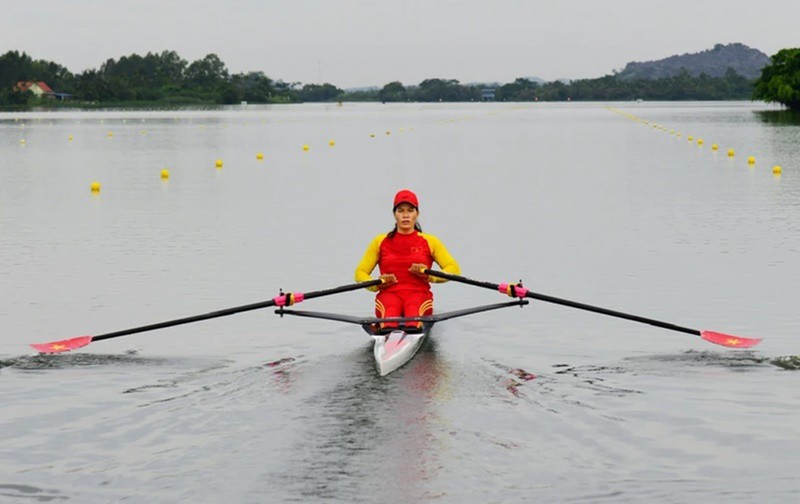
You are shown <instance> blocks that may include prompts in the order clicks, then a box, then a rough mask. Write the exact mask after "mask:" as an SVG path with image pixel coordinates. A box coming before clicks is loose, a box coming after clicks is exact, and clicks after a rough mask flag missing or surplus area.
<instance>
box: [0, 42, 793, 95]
mask: <svg viewBox="0 0 800 504" xmlns="http://www.w3.org/2000/svg"><path fill="white" fill-rule="evenodd" d="M788 51H798V52H800V50H795V49H793V50H788ZM779 54H781V53H779ZM776 56H777V55H776ZM790 56H791V57H790ZM798 59H800V58H798V57H797V56H796V55H795V54H794V53H791V54H788V55H786V57H782V58H779V61H780V62H782V63H783V67H786V66H787V65H786V60H788V61H789V62H790V63H792V64H797V65H800V63H796V60H798ZM784 70H785V68H778V69H777V70H776V69H774V68H772V67H771V66H768V67H766V68H765V70H764V72H763V73H762V77H761V78H759V79H755V80H752V79H748V78H746V77H743V76H741V75H739V74H738V73H736V71H734V70H733V69H731V68H729V69H728V71H727V73H726V74H725V75H724V76H721V77H711V76H709V75H707V74H704V73H701V74H700V75H696V76H695V75H692V74H690V73H689V71H688V70H686V69H682V70H681V71H680V72H679V73H678V74H677V75H675V76H672V77H665V78H660V79H620V78H617V76H616V75H606V76H603V77H600V78H595V79H580V80H574V81H571V82H562V81H553V82H538V81H535V80H532V79H528V78H519V79H516V80H515V81H514V82H510V83H505V84H462V83H460V82H459V81H458V80H455V79H439V78H433V79H426V80H424V81H422V82H420V83H419V84H418V85H414V86H404V85H403V84H402V83H400V82H390V83H388V84H386V85H384V86H383V87H381V88H375V89H369V90H361V91H345V90H342V89H340V88H338V87H336V86H334V85H333V84H329V83H324V84H301V83H299V82H292V83H287V82H284V81H281V80H274V79H272V78H270V77H268V76H267V75H265V74H264V73H263V72H245V73H237V74H231V73H230V72H229V71H228V69H227V67H226V66H225V63H224V62H223V61H221V60H220V58H219V57H218V56H217V55H216V54H208V55H206V56H205V57H204V58H202V59H198V60H196V61H193V62H188V61H187V60H184V59H183V58H181V57H180V56H179V55H178V54H177V53H176V52H175V51H163V52H161V53H151V52H148V53H147V54H146V55H144V56H140V55H137V54H131V55H130V56H123V57H121V58H119V59H116V60H115V59H113V58H112V59H109V60H107V61H106V62H104V63H103V64H102V65H101V66H100V68H98V69H90V70H86V71H84V72H82V73H80V74H73V73H71V72H70V71H69V70H68V69H67V68H65V67H63V66H61V65H59V64H57V63H54V62H50V61H45V60H34V59H32V58H31V57H30V56H29V55H27V54H26V53H24V52H22V53H21V52H19V51H8V52H7V53H5V54H3V55H2V56H0V106H17V107H26V106H32V105H42V104H43V103H42V102H43V100H42V99H41V98H36V97H34V96H33V95H32V94H31V93H30V92H20V91H18V90H15V85H16V83H17V82H20V81H44V82H46V83H47V84H48V85H49V86H50V87H51V88H52V89H54V90H56V91H58V92H59V93H63V94H66V95H69V97H70V99H71V100H72V102H73V103H74V102H77V103H78V104H100V105H103V106H114V105H124V104H143V103H147V104H152V105H163V106H177V105H199V104H238V103H241V102H243V101H246V102H249V103H300V102H334V101H380V102H468V101H481V100H482V99H483V98H484V90H485V89H487V88H490V89H492V91H493V93H494V97H493V99H494V100H495V101H509V102H520V101H568V100H573V101H623V100H637V99H642V100H747V99H751V98H756V99H763V100H765V101H778V102H780V103H784V102H783V101H780V100H779V99H775V100H771V99H770V96H771V95H769V93H768V92H767V91H768V90H769V89H770V88H769V86H767V85H766V84H765V82H766V81H765V80H764V79H766V78H767V77H769V78H771V79H772V80H773V81H775V79H778V77H775V76H776V75H777V76H781V75H783V74H782V72H783V71H784ZM795 71H800V70H795ZM765 76H766V77H765ZM795 81H796V82H795ZM795 81H791V80H788V81H787V80H786V79H784V80H779V81H776V82H778V84H775V85H774V86H773V87H774V88H775V89H777V91H775V93H778V92H780V93H782V95H780V96H783V97H789V98H790V100H789V101H790V102H791V99H794V100H796V98H792V97H794V96H795V95H793V94H792V90H794V93H800V79H798V78H795ZM787 82H788V84H787ZM792 86H794V87H792ZM754 90H755V91H756V92H755V94H754ZM775 97H776V98H779V96H778V95H777V94H776V96H775ZM785 104H786V103H785Z"/></svg>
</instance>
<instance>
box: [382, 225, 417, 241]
mask: <svg viewBox="0 0 800 504" xmlns="http://www.w3.org/2000/svg"><path fill="white" fill-rule="evenodd" d="M414 229H416V230H417V231H419V232H420V233H421V232H422V226H420V225H419V222H415V223H414ZM396 234H397V224H395V225H394V229H392V230H391V231H389V232H388V233H386V236H387V237H389V238H393V237H394V235H396Z"/></svg>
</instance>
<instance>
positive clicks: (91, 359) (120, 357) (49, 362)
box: [0, 350, 174, 371]
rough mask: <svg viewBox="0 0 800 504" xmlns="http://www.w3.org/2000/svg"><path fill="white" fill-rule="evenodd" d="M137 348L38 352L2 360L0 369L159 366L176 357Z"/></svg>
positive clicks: (27, 369)
mask: <svg viewBox="0 0 800 504" xmlns="http://www.w3.org/2000/svg"><path fill="white" fill-rule="evenodd" d="M137 354H138V352H137V351H136V350H130V351H128V352H125V353H123V354H90V353H74V354H36V355H24V356H21V357H14V358H11V359H6V360H0V369H2V368H5V367H8V368H14V369H22V370H26V371H35V370H44V369H68V368H75V367H85V366H118V365H130V366H136V365H141V366H158V365H169V364H172V363H173V362H174V359H168V358H162V357H141V356H139V355H137Z"/></svg>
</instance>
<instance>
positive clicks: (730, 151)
mask: <svg viewBox="0 0 800 504" xmlns="http://www.w3.org/2000/svg"><path fill="white" fill-rule="evenodd" d="M734 154H735V153H734V152H733V149H728V157H733V156H734Z"/></svg>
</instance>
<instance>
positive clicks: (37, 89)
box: [14, 81, 72, 100]
mask: <svg viewBox="0 0 800 504" xmlns="http://www.w3.org/2000/svg"><path fill="white" fill-rule="evenodd" d="M14 91H19V92H22V93H24V92H25V91H30V92H31V93H33V94H34V96H38V97H42V96H44V97H46V98H55V99H56V100H69V99H70V98H72V95H70V94H67V93H56V92H55V91H53V90H52V89H51V88H50V86H48V85H47V84H46V83H45V82H43V81H37V82H34V81H19V82H17V85H16V86H14Z"/></svg>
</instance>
